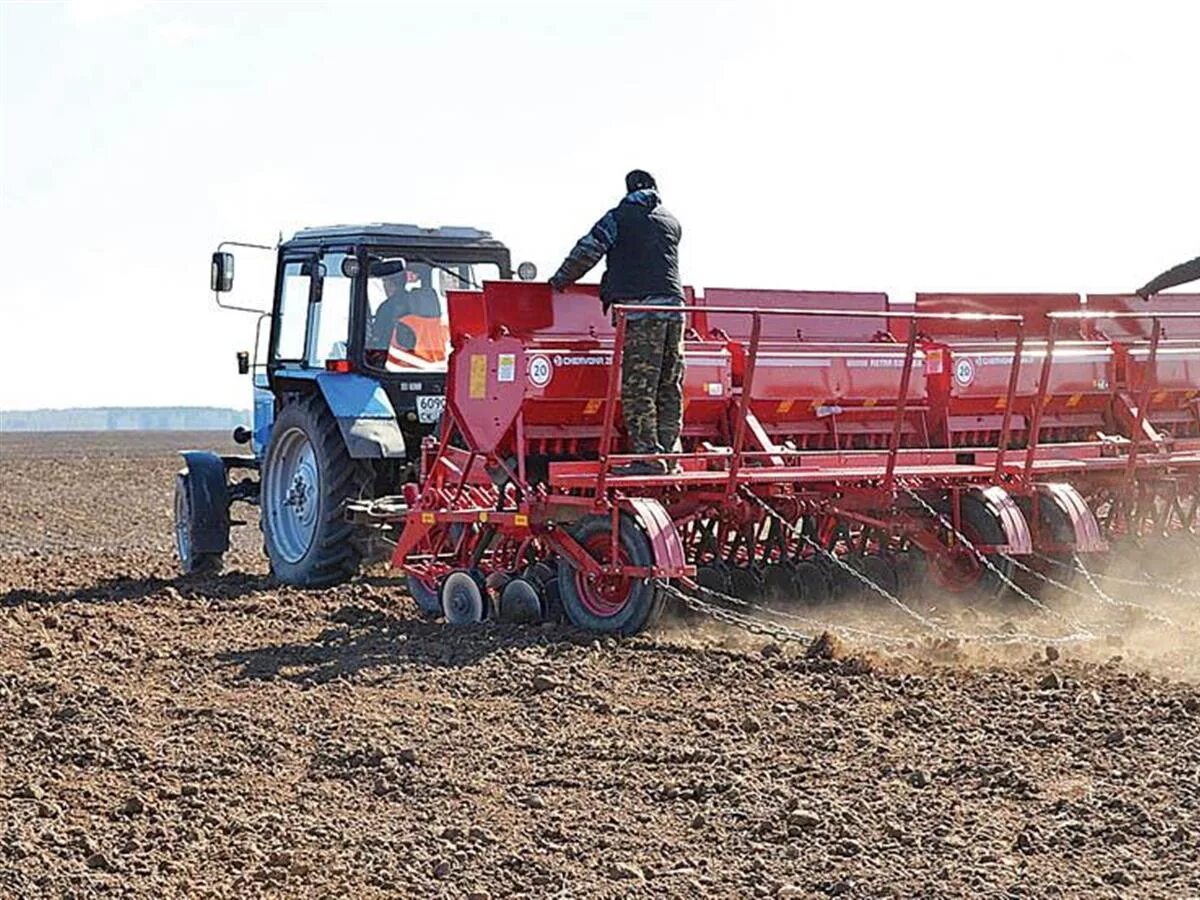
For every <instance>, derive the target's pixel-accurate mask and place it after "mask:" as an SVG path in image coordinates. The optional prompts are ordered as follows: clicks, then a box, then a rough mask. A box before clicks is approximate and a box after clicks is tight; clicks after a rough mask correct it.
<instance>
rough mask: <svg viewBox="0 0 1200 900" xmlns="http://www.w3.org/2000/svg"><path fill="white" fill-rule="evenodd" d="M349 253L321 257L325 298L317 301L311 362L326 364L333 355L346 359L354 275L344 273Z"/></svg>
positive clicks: (310, 344) (322, 287)
mask: <svg viewBox="0 0 1200 900" xmlns="http://www.w3.org/2000/svg"><path fill="white" fill-rule="evenodd" d="M345 258H346V254H345V253H326V254H325V255H324V256H322V257H321V268H322V271H323V272H324V275H323V279H322V282H321V302H320V303H315V304H313V324H312V329H313V339H312V341H310V343H309V356H308V363H309V365H311V366H321V367H323V366H324V365H325V363H326V361H328V360H331V359H345V358H346V345H347V342H348V341H349V339H350V300H351V297H353V291H352V290H351V287H352V285H351V282H352V279H350V278H347V277H346V276H345V275H344V274H343V273H342V261H343V260H345Z"/></svg>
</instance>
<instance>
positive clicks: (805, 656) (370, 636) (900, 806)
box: [0, 435, 1200, 900]
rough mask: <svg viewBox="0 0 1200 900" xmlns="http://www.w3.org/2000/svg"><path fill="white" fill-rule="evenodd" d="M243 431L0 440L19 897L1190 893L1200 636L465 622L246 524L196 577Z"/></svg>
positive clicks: (5, 696)
mask: <svg viewBox="0 0 1200 900" xmlns="http://www.w3.org/2000/svg"><path fill="white" fill-rule="evenodd" d="M222 444H223V439H221V438H220V437H219V436H214V435H91V436H89V435H46V436H34V437H24V436H19V435H7V436H4V437H3V439H2V442H0V715H2V717H3V718H2V723H3V727H2V728H0V810H2V813H0V819H2V822H0V829H2V830H0V896H4V897H22V898H24V897H90V896H98V895H105V896H150V895H153V896H157V897H222V898H224V897H235V896H237V897H243V896H259V895H263V896H280V897H345V896H354V897H374V896H379V897H384V896H386V897H397V896H412V897H459V898H465V897H474V898H476V900H479V898H484V897H489V896H490V897H510V896H530V897H549V896H554V897H567V896H571V897H630V896H663V897H810V896H812V897H821V896H844V897H911V896H921V897H960V896H992V897H999V896H1004V897H1080V896H1088V897H1093V896H1100V897H1103V896H1112V897H1117V896H1122V897H1125V896H1142V897H1188V896H1192V897H1194V896H1200V854H1198V850H1197V847H1198V846H1200V690H1198V689H1197V687H1196V684H1195V682H1194V681H1191V680H1188V679H1189V678H1190V677H1191V676H1190V670H1189V669H1188V667H1187V665H1186V663H1187V662H1188V660H1189V659H1190V660H1194V652H1195V646H1196V645H1195V643H1194V642H1192V643H1191V644H1190V646H1191V652H1192V654H1193V655H1192V656H1191V657H1188V656H1187V655H1186V654H1187V641H1184V650H1183V651H1182V652H1183V654H1184V655H1183V656H1179V655H1178V653H1179V652H1181V651H1179V650H1178V648H1176V650H1175V651H1174V652H1176V654H1177V656H1176V657H1175V658H1176V659H1177V660H1183V662H1182V663H1180V666H1179V668H1178V669H1168V670H1167V671H1169V672H1170V673H1171V677H1162V676H1161V675H1158V674H1154V675H1151V674H1147V673H1146V672H1144V671H1141V669H1142V668H1143V661H1144V660H1145V659H1149V658H1150V657H1149V656H1144V655H1143V656H1136V657H1127V658H1126V659H1121V658H1119V657H1118V658H1115V659H1109V658H1108V657H1109V656H1110V655H1113V654H1119V653H1123V652H1124V651H1123V650H1122V648H1121V646H1120V641H1119V639H1118V640H1115V641H1112V642H1111V646H1107V647H1105V648H1102V649H1100V650H1099V651H1097V650H1096V649H1095V648H1092V649H1091V650H1089V651H1088V652H1086V653H1085V652H1083V651H1082V650H1080V651H1079V652H1075V651H1074V650H1073V649H1072V648H1071V647H1070V646H1066V647H1063V648H1062V652H1061V655H1060V654H1059V652H1058V649H1057V648H1051V649H1050V650H1049V651H1047V650H1046V649H1045V648H1043V647H1040V646H1030V645H1020V646H1018V647H1017V648H1015V649H1013V650H1011V651H1009V652H1007V653H998V652H997V653H988V654H983V653H979V654H974V653H972V652H968V650H967V649H965V648H954V647H951V648H949V649H948V650H947V652H946V653H945V654H944V658H943V659H941V660H939V659H937V658H934V657H933V656H931V655H930V654H929V653H927V652H924V650H923V649H922V648H921V647H919V646H917V645H915V644H914V646H913V647H911V648H907V649H906V648H903V647H901V648H898V649H897V648H893V647H890V646H889V647H888V648H884V647H880V646H872V645H871V642H870V641H869V640H862V641H860V642H859V643H852V644H843V645H840V646H835V647H833V648H827V647H822V648H816V649H818V650H821V649H824V650H825V651H826V652H815V651H814V652H813V653H812V654H811V655H810V653H809V647H808V646H807V645H805V644H804V643H801V642H795V643H793V642H789V641H781V642H775V641H769V640H767V639H763V638H756V637H753V636H748V635H745V634H743V633H740V632H735V631H723V630H720V629H716V628H712V627H699V626H696V627H692V626H686V625H679V624H676V625H673V626H668V627H666V628H664V629H663V630H660V631H658V632H656V633H653V634H650V635H648V636H644V637H639V638H636V639H631V640H623V641H616V640H611V639H606V640H596V639H595V638H594V637H593V636H591V635H587V634H581V633H578V632H575V631H573V630H571V629H569V628H566V627H563V626H558V625H550V626H532V627H518V626H502V625H482V626H478V627H472V628H458V629H454V628H450V627H447V626H444V625H441V624H437V623H430V622H426V621H423V620H421V619H420V618H419V617H418V616H417V614H416V611H415V608H414V606H413V604H412V603H411V601H410V600H409V599H408V598H407V597H406V596H405V594H404V592H403V590H401V589H400V588H399V587H398V586H396V585H393V584H391V583H390V582H389V581H388V580H387V579H386V578H384V577H381V576H378V575H373V576H371V577H368V578H364V579H362V580H359V581H357V582H355V583H352V584H349V585H346V586H343V587H340V588H336V589H331V590H323V591H300V590H295V589H291V588H286V587H280V586H277V585H274V584H272V583H271V581H270V580H269V579H268V578H267V576H266V573H265V572H266V570H265V567H264V564H263V561H262V559H261V556H260V549H259V543H260V542H259V533H258V529H257V526H256V523H255V522H254V521H253V520H251V521H250V522H249V524H248V526H247V527H245V528H242V529H239V530H238V532H237V534H236V538H235V541H236V546H235V549H234V551H233V552H232V553H231V554H230V555H229V557H228V559H227V562H226V570H225V573H224V574H221V575H219V576H215V577H209V578H204V579H182V578H178V577H177V576H176V573H175V568H174V562H173V557H172V548H171V539H170V535H171V502H170V501H171V489H172V479H173V475H174V473H175V471H176V470H177V469H178V468H179V461H178V458H177V457H176V456H175V454H174V451H175V450H176V449H178V448H179V447H183V446H187V445H196V446H201V447H211V446H214V445H217V446H221V445H222ZM223 449H228V450H230V451H232V450H233V448H231V447H229V448H223ZM1193 614H1194V609H1193ZM1192 621H1194V619H1193V620H1192ZM1192 634H1194V632H1192Z"/></svg>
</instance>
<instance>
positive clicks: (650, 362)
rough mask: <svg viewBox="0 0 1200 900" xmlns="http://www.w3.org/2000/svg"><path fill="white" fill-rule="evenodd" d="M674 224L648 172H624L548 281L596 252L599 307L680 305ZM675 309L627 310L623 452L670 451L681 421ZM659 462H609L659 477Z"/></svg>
mask: <svg viewBox="0 0 1200 900" xmlns="http://www.w3.org/2000/svg"><path fill="white" fill-rule="evenodd" d="M681 233H682V230H681V229H680V227H679V222H678V220H676V218H675V217H674V216H673V215H671V214H670V213H669V212H667V210H666V209H665V208H664V207H663V205H662V201H661V200H660V199H659V197H658V185H657V184H656V183H655V181H654V178H653V177H652V176H651V175H650V173H649V172H643V171H642V170H641V169H634V170H633V171H632V172H630V173H629V174H628V175H626V176H625V198H624V199H623V200H622V201H621V202H620V203H618V204H617V205H616V207H614V208H613V209H610V210H609V211H608V212H606V213H605V214H604V216H603V218H601V219H600V221H599V222H597V223H596V224H595V225H593V226H592V230H591V231H589V232H588V233H587V234H585V235H584V236H583V237H582V238H580V239H579V243H577V244H576V245H575V247H574V248H573V249H572V250H571V252H570V253H569V254H567V258H566V259H565V260H563V264H562V265H561V266H559V267H558V271H557V272H555V273H554V276H553V277H552V278H551V279H550V286H551V287H552V288H553V289H554V290H556V291H561V290H564V289H565V288H566V287H567V285H569V284H572V283H573V282H575V281H577V280H578V279H580V278H582V277H583V276H584V275H585V274H586V273H587V272H588V271H589V270H590V269H591V268H592V267H593V266H595V265H596V263H598V262H599V261H600V258H601V257H607V269H606V271H605V273H604V276H603V277H602V278H601V279H600V300H601V302H602V303H603V304H604V308H605V310H607V309H608V307H609V306H611V305H612V304H614V303H619V304H626V305H638V304H641V305H645V306H682V305H683V286H682V285H681V284H680V281H679V238H680V236H681ZM683 321H684V317H683V312H682V311H680V312H677V313H676V312H665V311H650V312H628V313H626V314H625V345H624V348H623V350H622V359H621V408H622V410H623V411H624V416H625V432H626V434H627V435H628V436H629V452H630V453H644V454H655V453H674V452H677V451H678V450H679V449H680V448H679V430H680V428H681V427H682V425H683ZM667 471H668V466H667V464H666V461H665V460H661V459H642V460H637V461H635V462H633V463H631V464H630V465H628V466H622V467H620V468H614V469H613V473H614V474H617V475H663V474H666V472H667Z"/></svg>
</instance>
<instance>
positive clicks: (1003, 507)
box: [971, 484, 1033, 556]
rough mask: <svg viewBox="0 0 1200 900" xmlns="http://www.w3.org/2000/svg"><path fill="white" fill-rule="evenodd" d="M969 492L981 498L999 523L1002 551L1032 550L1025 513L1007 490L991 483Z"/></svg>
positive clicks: (1015, 553) (1019, 552) (1023, 552)
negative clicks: (1002, 530) (1001, 529)
mask: <svg viewBox="0 0 1200 900" xmlns="http://www.w3.org/2000/svg"><path fill="white" fill-rule="evenodd" d="M971 493H972V494H975V495H976V496H977V497H979V498H980V499H982V500H983V502H984V503H985V504H986V505H987V508H988V510H989V511H990V512H991V513H992V515H993V516H995V517H996V521H997V522H999V523H1000V527H1001V528H1003V529H1004V540H1005V543H1006V545H1007V546H1005V547H1004V548H1002V549H1003V552H1004V553H1007V554H1009V555H1010V556H1023V555H1025V554H1029V553H1032V552H1033V536H1032V535H1031V534H1030V533H1029V523H1028V522H1027V521H1025V515H1024V514H1023V513H1022V512H1021V508H1020V507H1019V506H1017V501H1015V500H1014V499H1013V498H1012V495H1011V494H1009V493H1008V491H1006V490H1004V488H1002V487H1000V486H998V485H994V484H993V485H990V486H988V487H985V488H976V489H974V490H972V491H971Z"/></svg>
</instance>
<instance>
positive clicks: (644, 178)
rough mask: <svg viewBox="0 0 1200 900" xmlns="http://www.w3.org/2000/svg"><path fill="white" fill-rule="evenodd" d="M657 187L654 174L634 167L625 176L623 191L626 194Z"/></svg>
mask: <svg viewBox="0 0 1200 900" xmlns="http://www.w3.org/2000/svg"><path fill="white" fill-rule="evenodd" d="M657 187H658V184H657V183H656V182H655V181H654V176H653V175H651V174H650V173H649V172H646V171H644V170H642V169H634V170H633V171H632V172H630V173H629V174H628V175H626V176H625V193H627V194H632V193H633V192H634V191H644V190H646V189H647V188H657Z"/></svg>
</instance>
